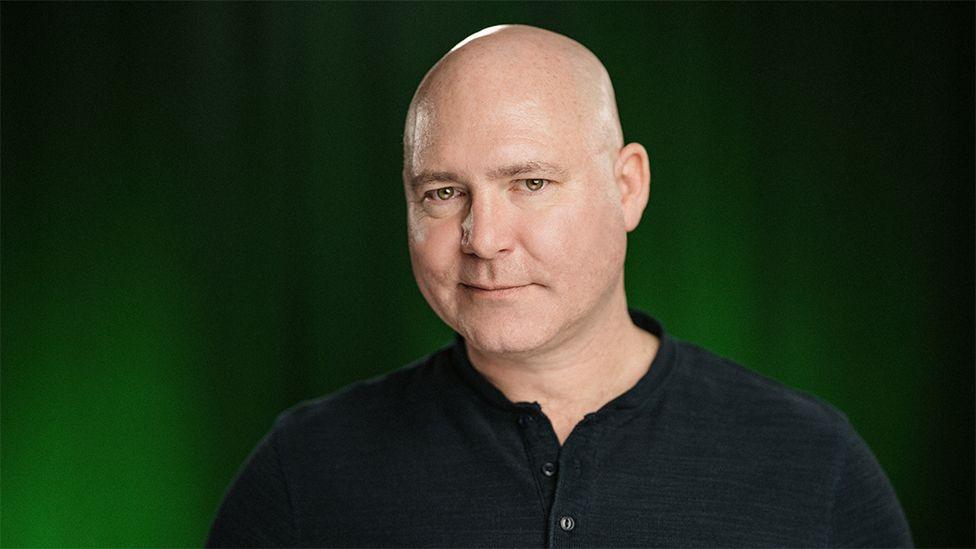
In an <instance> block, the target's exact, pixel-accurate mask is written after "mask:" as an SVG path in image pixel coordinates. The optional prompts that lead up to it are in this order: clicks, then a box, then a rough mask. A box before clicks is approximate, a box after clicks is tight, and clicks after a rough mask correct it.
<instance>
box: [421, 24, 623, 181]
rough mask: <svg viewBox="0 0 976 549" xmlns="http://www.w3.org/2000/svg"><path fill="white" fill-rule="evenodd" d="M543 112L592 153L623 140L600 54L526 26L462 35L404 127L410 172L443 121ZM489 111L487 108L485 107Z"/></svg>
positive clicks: (430, 78)
mask: <svg viewBox="0 0 976 549" xmlns="http://www.w3.org/2000/svg"><path fill="white" fill-rule="evenodd" d="M493 110H495V111H496V112H503V111H504V112H505V113H507V114H515V115H518V114H519V113H522V114H525V115H526V116H528V115H529V114H530V113H529V111H536V112H538V113H544V114H545V115H546V117H547V120H546V121H547V122H551V123H552V124H553V125H554V126H556V127H557V129H558V130H559V131H568V132H572V133H573V134H574V135H576V136H577V137H578V138H579V139H580V140H581V141H582V143H583V145H584V146H585V148H586V149H587V150H588V151H590V152H594V153H598V152H608V153H611V152H615V151H616V150H618V149H620V147H621V146H622V145H623V134H622V131H621V128H620V120H619V117H618V115H617V106H616V101H615V99H614V93H613V86H612V84H611V82H610V77H609V75H608V74H607V71H606V69H605V68H604V67H603V64H602V63H600V60H599V59H597V57H596V56H595V55H593V53H592V52H590V51H589V50H588V49H586V48H585V47H583V46H582V45H581V44H580V43H578V42H576V41H575V40H572V39H570V38H567V37H565V36H563V35H561V34H557V33H554V32H551V31H547V30H543V29H540V28H536V27H530V26H525V25H500V26H496V27H489V28H487V29H484V30H482V31H479V32H477V33H475V34H473V35H471V36H469V37H468V38H465V39H464V40H462V41H461V42H460V43H459V44H458V45H456V46H455V47H454V48H453V49H451V51H450V52H448V53H447V54H446V55H445V56H444V57H442V58H441V60H440V61H438V62H437V64H435V65H434V67H433V68H431V69H430V71H429V72H428V73H427V75H426V76H425V77H424V79H423V80H422V81H421V83H420V86H419V87H418V88H417V91H416V93H415V94H414V97H413V100H412V101H411V103H410V108H409V110H408V112H407V120H406V125H405V127H404V139H403V141H404V175H405V177H409V176H410V175H411V173H412V171H413V170H412V167H413V166H414V165H416V163H417V162H416V160H417V156H418V155H420V154H423V153H424V152H425V151H426V150H427V149H428V148H429V147H430V146H431V144H432V140H434V139H435V135H436V133H437V129H438V126H442V125H443V124H445V123H448V121H451V123H456V122H457V121H458V120H463V119H465V118H468V116H467V114H470V113H475V112H479V113H482V114H487V115H488V116H487V117H488V118H491V112H492V111H493ZM486 111H487V112H486Z"/></svg>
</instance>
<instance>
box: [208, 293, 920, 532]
mask: <svg viewBox="0 0 976 549" xmlns="http://www.w3.org/2000/svg"><path fill="white" fill-rule="evenodd" d="M631 316H632V318H633V319H634V321H635V323H636V324H637V325H638V326H640V327H641V328H643V329H645V330H647V331H649V332H651V333H654V334H656V335H657V336H658V337H659V338H661V347H660V349H659V351H658V353H657V356H656V357H655V358H654V361H653V362H652V364H651V366H650V368H649V369H648V372H647V374H646V375H645V376H644V377H643V378H641V380H640V381H638V383H637V384H636V385H635V386H634V387H632V388H631V389H630V390H628V391H627V392H626V393H624V394H622V395H620V396H619V397H617V398H616V399H614V400H613V401H611V402H609V403H607V404H606V405H605V406H604V407H602V408H601V409H600V410H598V411H595V412H594V413H591V414H588V415H587V416H586V418H585V419H584V420H583V421H582V422H581V423H579V424H578V425H577V426H576V428H575V429H574V430H573V432H572V433H571V434H570V435H569V437H568V438H567V439H566V441H565V444H564V445H563V446H562V447H560V446H559V443H558V440H557V439H556V435H555V433H554V431H553V429H552V426H551V424H550V423H549V421H548V419H547V418H546V417H545V415H544V414H543V413H542V411H541V408H540V407H539V405H538V404H537V403H529V402H518V403H512V402H510V401H509V400H508V399H507V398H506V397H505V396H504V395H503V394H502V393H501V392H500V391H498V390H497V389H496V388H495V387H494V386H492V385H491V384H490V383H489V382H488V381H487V380H486V379H485V378H484V377H483V376H482V375H481V374H480V373H478V372H477V370H475V369H474V368H473V367H472V366H471V364H470V362H469V361H468V359H467V352H466V350H465V347H464V340H463V339H462V338H460V337H457V338H456V339H455V341H454V343H453V344H452V345H450V346H448V347H445V348H444V349H441V350H440V351H438V352H435V353H433V354H432V355H430V356H428V357H425V358H424V359H421V360H419V361H417V362H415V363H413V364H411V365H408V366H406V367H404V368H402V369H400V370H397V371H395V372H393V373H390V374H388V375H385V376H383V377H380V378H377V379H373V380H369V381H364V382H359V383H355V384H353V385H351V386H349V387H347V388H345V389H343V390H341V391H339V392H337V393H334V394H332V395H330V396H327V397H324V398H322V399H318V400H316V401H311V402H306V403H302V404H300V405H298V406H296V407H294V408H292V409H290V410H288V411H286V412H284V413H283V414H281V415H280V416H279V418H278V420H277V421H276V423H275V425H274V428H273V429H272V430H271V432H270V433H269V434H268V435H267V436H266V437H265V438H264V439H263V440H262V441H261V443H260V444H259V445H258V446H257V448H256V449H255V450H254V452H253V453H252V454H251V456H250V457H249V458H248V460H247V462H246V463H245V464H244V466H243V467H242V469H241V471H240V473H239V474H238V476H237V478H236V479H235V481H234V483H233V484H232V485H231V487H230V489H229V490H228V492H227V494H226V495H225V498H224V501H223V503H222V505H221V507H220V509H219V510H218V512H217V516H216V518H215V519H214V522H213V525H212V528H211V532H210V537H209V539H208V540H207V545H208V546H282V545H301V546H344V547H349V546H371V547H379V546H406V547H421V546H426V547H429V546H477V547H484V546H525V547H533V546H534V547H541V546H546V547H573V546H601V547H619V546H692V547H700V546H749V547H760V546H804V547H815V546H888V547H893V546H910V545H911V543H912V541H911V537H910V533H909V530H908V526H907V524H906V521H905V517H904V514H903V512H902V510H901V507H900V505H899V503H898V500H897V498H896V497H895V494H894V492H893V490H892V488H891V485H890V483H889V482H888V479H887V478H886V477H885V475H884V473H883V472H882V470H881V468H880V467H879V465H878V463H877V461H876V460H875V458H874V456H873V455H872V454H871V451H870V450H869V449H868V448H867V446H866V445H865V443H864V441H863V440H861V438H860V437H859V436H858V435H857V433H856V432H855V431H854V429H853V428H852V427H851V425H850V424H849V423H848V421H847V419H846V418H845V417H844V416H843V415H842V414H841V413H839V412H838V411H836V410H835V409H833V408H832V407H830V406H829V405H827V404H825V403H823V402H821V401H819V400H817V399H815V398H813V397H810V396H807V395H804V394H802V393H799V392H797V391H794V390H791V389H788V388H786V387H784V386H782V385H780V384H778V383H776V382H774V381H771V380H769V379H766V378H764V377H762V376H760V375H758V374H756V373H754V372H751V371H749V370H747V369H745V368H743V367H741V366H738V365H736V364H734V363H732V362H730V361H728V360H726V359H723V358H720V357H717V356H715V355H713V354H711V353H709V352H707V351H705V350H702V349H700V348H698V347H696V346H694V345H691V344H688V343H684V342H680V341H677V340H675V339H674V338H672V337H670V336H669V335H667V334H666V333H665V332H664V331H663V329H662V328H661V326H660V325H659V324H658V323H657V322H656V321H655V320H653V319H651V318H650V317H648V316H647V315H645V314H643V313H641V312H639V311H635V310H631Z"/></svg>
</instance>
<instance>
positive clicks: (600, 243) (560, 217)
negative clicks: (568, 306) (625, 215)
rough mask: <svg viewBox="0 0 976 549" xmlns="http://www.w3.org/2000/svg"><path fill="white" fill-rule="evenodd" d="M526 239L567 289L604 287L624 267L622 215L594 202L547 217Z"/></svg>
mask: <svg viewBox="0 0 976 549" xmlns="http://www.w3.org/2000/svg"><path fill="white" fill-rule="evenodd" d="M594 206H597V207H594ZM526 236H527V239H528V240H529V241H530V242H531V246H530V248H531V250H532V251H533V252H534V253H532V255H533V256H534V257H535V258H536V259H537V261H538V263H539V264H540V265H542V266H544V267H545V268H546V270H547V271H548V275H549V277H551V280H552V281H553V282H554V283H556V282H557V281H562V285H563V286H564V287H567V286H568V287H580V286H589V285H595V284H604V283H605V282H606V281H605V280H604V279H608V278H610V277H611V275H614V274H615V272H616V270H617V269H619V265H620V264H622V262H623V255H624V253H625V246H626V231H625V230H624V228H623V226H622V221H621V219H620V216H619V215H615V212H614V211H613V210H612V208H607V207H603V205H602V203H599V202H596V201H595V200H593V199H591V200H589V201H584V203H581V205H580V206H579V207H576V208H569V209H564V210H561V211H559V212H558V213H554V214H553V215H550V216H547V217H546V218H545V219H543V220H540V222H539V223H537V224H535V226H534V228H533V231H532V232H531V233H530V234H529V235H526Z"/></svg>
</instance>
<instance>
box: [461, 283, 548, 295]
mask: <svg viewBox="0 0 976 549" xmlns="http://www.w3.org/2000/svg"><path fill="white" fill-rule="evenodd" d="M531 285H532V284H522V285H518V286H476V285H473V284H464V283H461V284H459V286H460V287H461V289H462V290H464V291H465V292H467V293H468V294H470V295H472V296H476V297H486V298H504V297H511V296H514V295H517V294H518V293H519V292H521V291H522V290H524V289H525V288H528V287H529V286H531Z"/></svg>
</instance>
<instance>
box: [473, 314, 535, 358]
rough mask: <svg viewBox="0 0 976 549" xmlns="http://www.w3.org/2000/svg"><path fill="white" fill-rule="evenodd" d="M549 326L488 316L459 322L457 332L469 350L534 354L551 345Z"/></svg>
mask: <svg viewBox="0 0 976 549" xmlns="http://www.w3.org/2000/svg"><path fill="white" fill-rule="evenodd" d="M547 328H549V327H548V326H546V323H541V322H538V321H537V319H532V318H529V317H528V316H527V315H526V316H520V317H519V318H512V315H506V317H504V318H490V317H488V318H485V315H477V316H475V317H473V318H472V317H462V318H459V319H458V322H457V327H456V328H455V330H456V331H457V332H458V333H459V334H461V336H462V337H464V339H465V341H466V342H467V344H468V345H469V346H473V347H475V348H477V349H478V350H480V351H482V352H485V353H491V354H505V355H514V354H526V353H531V352H532V351H535V350H537V349H539V348H541V347H543V346H545V344H546V343H548V342H549V340H550V339H551V335H552V334H550V333H549V332H550V331H551V330H550V329H547Z"/></svg>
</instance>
